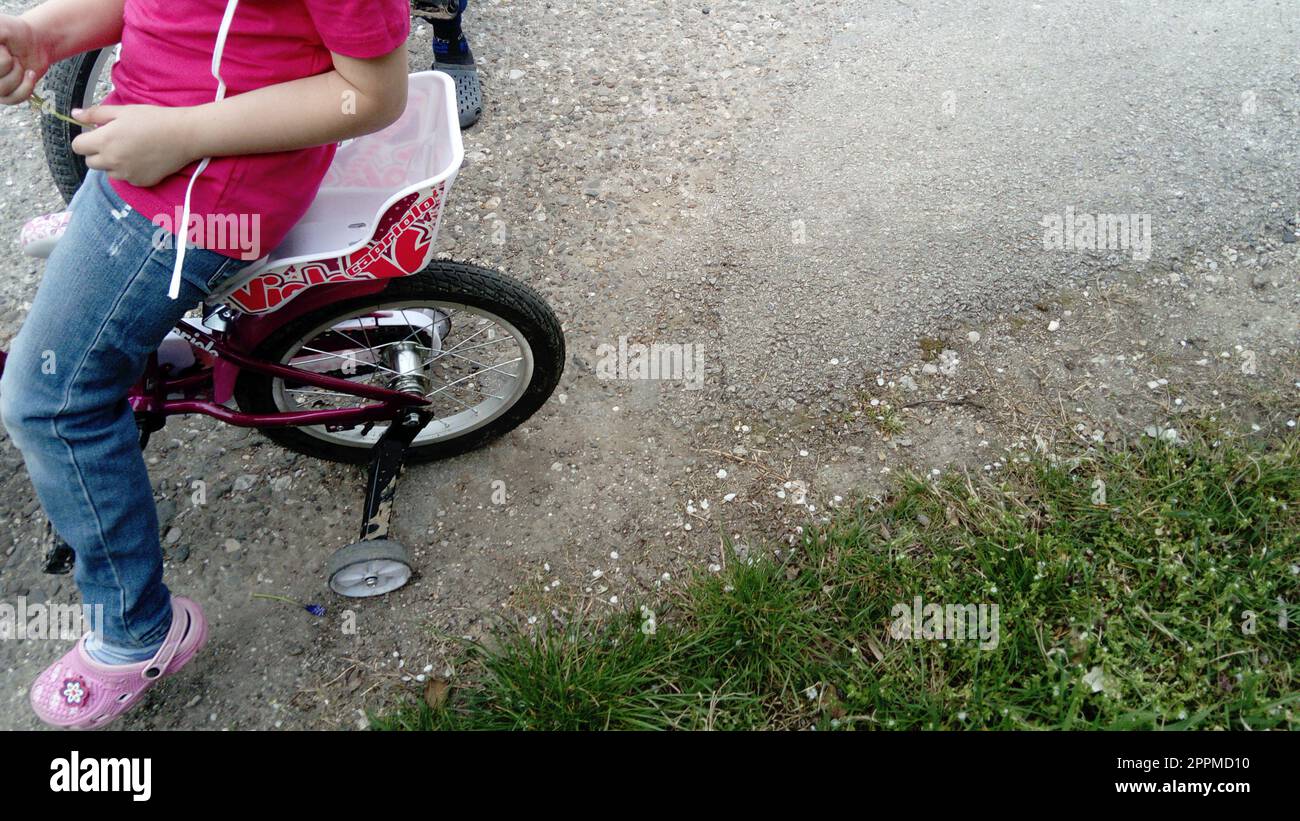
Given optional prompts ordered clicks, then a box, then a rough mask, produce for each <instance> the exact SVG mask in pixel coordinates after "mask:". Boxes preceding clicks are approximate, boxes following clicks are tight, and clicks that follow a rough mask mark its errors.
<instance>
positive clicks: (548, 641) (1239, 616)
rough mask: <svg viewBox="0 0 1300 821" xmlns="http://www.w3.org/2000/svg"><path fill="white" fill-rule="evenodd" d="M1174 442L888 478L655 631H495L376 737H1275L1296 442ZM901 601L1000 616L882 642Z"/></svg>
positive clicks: (1290, 585) (1284, 669)
mask: <svg viewBox="0 0 1300 821" xmlns="http://www.w3.org/2000/svg"><path fill="white" fill-rule="evenodd" d="M1183 435H1184V441H1183V442H1182V443H1180V444H1177V445H1170V444H1166V443H1157V442H1154V441H1152V440H1145V441H1144V442H1143V443H1141V444H1139V445H1136V446H1133V447H1130V448H1125V449H1119V450H1113V451H1107V452H1097V453H1087V454H1082V455H1081V456H1080V458H1078V459H1077V460H1071V461H1070V462H1069V463H1065V462H1062V463H1059V464H1055V465H1054V464H1051V463H1049V462H1048V461H1045V460H1031V461H1029V462H1025V463H1016V462H1013V463H1012V465H1011V467H1010V468H1009V469H1008V470H1007V471H1005V472H1004V473H1003V474H1002V475H1000V476H999V477H998V478H996V479H989V478H987V477H982V476H970V477H967V476H950V477H948V478H947V479H945V480H943V481H942V482H940V483H938V484H934V483H930V482H926V481H922V480H919V479H916V478H905V479H900V480H899V482H898V484H897V486H896V487H895V489H894V492H893V493H892V495H891V496H890V497H889V498H887V499H886V500H885V501H884V502H883V503H881V504H877V505H867V504H864V505H861V506H858V507H856V508H854V509H852V510H847V511H845V512H843V513H842V514H841V515H840V516H839V517H838V518H837V519H836V520H835V521H833V522H832V523H831V524H830V525H829V526H826V527H822V528H817V529H811V530H809V531H808V532H807V533H806V536H805V538H804V541H803V543H802V544H801V545H800V546H799V547H798V549H797V550H795V551H794V552H793V553H787V554H785V555H786V559H785V561H783V562H777V561H775V560H771V559H759V560H755V561H752V562H748V563H745V562H739V561H733V562H732V563H731V565H730V566H729V567H728V568H727V569H726V570H725V571H724V572H722V573H720V574H701V575H699V576H698V577H696V578H694V579H691V580H690V581H689V582H687V583H686V584H685V585H684V586H683V589H681V590H680V591H678V592H677V593H676V594H675V595H673V596H671V597H668V598H665V599H663V600H661V601H657V602H647V603H646V606H648V607H650V608H652V609H653V610H655V611H656V622H655V629H654V630H653V631H652V632H651V631H650V630H648V629H643V628H645V627H646V624H645V620H644V618H643V616H642V615H641V614H639V613H636V612H632V613H629V614H626V615H623V616H620V617H617V618H613V619H610V620H606V621H602V622H599V623H588V624H582V625H577V626H570V627H568V628H548V629H541V630H532V631H529V630H527V629H523V628H507V629H504V630H502V631H501V632H500V633H499V635H497V636H496V637H495V639H494V641H492V642H490V643H489V644H490V645H491V646H490V647H486V646H480V645H468V646H467V649H466V654H467V659H466V661H467V662H468V670H469V673H468V676H467V678H466V680H464V681H457V682H456V687H455V688H454V689H453V690H452V693H451V696H450V698H449V699H448V700H447V701H446V703H445V704H443V705H441V706H440V707H438V708H437V709H432V708H430V707H428V706H427V705H426V704H424V703H423V702H422V701H420V700H415V701H413V702H412V703H410V704H407V705H404V706H401V707H398V708H396V709H394V710H390V711H388V712H386V713H385V714H383V715H381V716H378V717H376V718H375V719H374V724H375V726H376V727H378V728H383V729H604V728H608V729H644V728H683V729H688V728H690V729H702V728H718V729H732V728H776V729H780V728H806V727H810V726H815V727H817V728H819V729H833V728H892V729H952V728H989V729H1029V728H1034V729H1091V728H1112V729H1123V728H1178V729H1181V728H1234V729H1241V728H1246V727H1249V728H1253V729H1264V728H1294V727H1295V726H1296V725H1297V723H1300V722H1298V721H1297V716H1298V715H1300V704H1298V702H1300V694H1298V693H1297V686H1296V679H1295V677H1296V672H1297V664H1298V663H1300V605H1298V603H1300V576H1298V575H1296V572H1295V569H1296V566H1297V565H1300V437H1295V436H1291V437H1289V438H1288V439H1286V440H1285V441H1281V442H1273V443H1271V444H1269V445H1260V444H1250V443H1247V442H1246V441H1244V440H1241V439H1237V438H1232V437H1229V436H1226V435H1224V436H1222V438H1221V439H1218V438H1215V437H1216V434H1215V433H1214V432H1212V431H1211V432H1198V431H1192V432H1191V433H1190V434H1189V433H1188V432H1186V431H1184V432H1183ZM1097 479H1101V480H1102V481H1103V482H1104V483H1105V496H1106V500H1105V501H1106V504H1105V505H1104V506H1102V505H1098V504H1094V494H1095V493H1096V492H1097V485H1096V484H1095V480H1097ZM916 596H921V597H922V598H923V600H924V601H925V602H927V603H930V602H934V603H940V604H947V603H952V604H965V603H971V604H981V603H985V604H997V605H998V608H999V627H1000V632H999V641H998V644H997V646H996V647H995V648H992V649H980V647H979V646H978V642H976V641H971V640H966V641H960V640H949V641H939V640H923V639H917V640H914V639H903V640H898V639H894V638H891V635H890V633H891V630H890V625H891V622H893V620H894V615H893V614H892V613H891V609H892V608H893V607H894V605H895V604H897V603H900V602H911V601H912V600H913V598H914V597H916ZM1279 598H1280V600H1281V601H1282V602H1285V603H1286V605H1285V607H1287V609H1288V612H1287V618H1288V620H1289V629H1282V628H1281V627H1280V626H1279V624H1278V618H1279V608H1280V607H1282V606H1283V605H1279ZM633 610H634V611H635V610H636V608H633ZM1245 611H1254V612H1255V613H1256V614H1257V616H1256V619H1255V622H1254V630H1253V632H1249V631H1243V624H1247V623H1248V621H1249V619H1248V617H1247V616H1246V614H1245ZM1098 670H1099V671H1100V673H1101V678H1100V679H1099V681H1100V682H1101V683H1102V685H1103V689H1102V690H1101V691H1100V692H1098V691H1095V689H1094V687H1093V686H1091V685H1090V683H1089V682H1091V681H1098V679H1097V674H1096V672H1094V671H1098ZM1090 672H1091V673H1092V674H1093V675H1092V677H1091V678H1088V677H1089V674H1090ZM1086 679H1087V680H1086Z"/></svg>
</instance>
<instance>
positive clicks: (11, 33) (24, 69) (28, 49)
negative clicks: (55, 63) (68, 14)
mask: <svg viewBox="0 0 1300 821" xmlns="http://www.w3.org/2000/svg"><path fill="white" fill-rule="evenodd" d="M49 67H50V63H49V55H48V54H47V49H46V48H45V47H44V45H43V44H42V43H40V42H39V38H38V37H37V36H36V33H35V32H33V31H32V27H31V26H30V25H28V23H27V21H26V20H23V19H21V18H19V17H11V16H9V15H8V14H0V103H3V104H4V105H14V104H16V103H21V102H23V101H24V100H26V99H27V98H28V97H30V96H31V94H32V89H34V88H36V81H37V80H39V79H41V76H42V75H44V74H45V71H46V69H48V68H49Z"/></svg>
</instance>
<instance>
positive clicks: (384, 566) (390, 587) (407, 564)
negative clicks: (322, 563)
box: [325, 539, 411, 599]
mask: <svg viewBox="0 0 1300 821" xmlns="http://www.w3.org/2000/svg"><path fill="white" fill-rule="evenodd" d="M325 572H326V574H327V575H328V576H329V580H330V590H333V591H334V592H335V593H338V594H339V595H340V596H347V597H348V598H353V599H363V598H367V597H370V596H382V595H384V594H385V593H391V592H392V591H394V590H396V589H397V588H399V587H401V586H402V585H404V584H406V582H407V581H408V580H409V579H410V578H411V559H410V557H409V556H407V554H406V548H404V547H402V546H401V545H400V544H398V543H397V542H393V541H389V540H388V539H374V540H372V541H365V542H357V543H356V544H350V545H348V546H347V547H342V548H339V549H338V550H336V551H334V555H333V556H330V561H329V565H328V566H327V567H326V569H325Z"/></svg>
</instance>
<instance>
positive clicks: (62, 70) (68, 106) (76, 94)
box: [41, 46, 118, 202]
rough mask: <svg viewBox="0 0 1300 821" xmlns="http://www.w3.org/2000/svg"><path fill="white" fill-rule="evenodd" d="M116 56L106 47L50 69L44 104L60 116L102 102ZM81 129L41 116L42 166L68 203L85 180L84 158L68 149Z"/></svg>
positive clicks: (113, 48) (109, 87)
mask: <svg viewBox="0 0 1300 821" xmlns="http://www.w3.org/2000/svg"><path fill="white" fill-rule="evenodd" d="M117 54H118V47H117V46H110V47H108V48H100V49H95V50H93V51H87V52H84V53H82V54H78V55H76V56H74V57H69V58H68V59H66V60H60V61H59V62H57V63H55V64H54V65H53V66H50V70H49V71H48V72H46V74H45V79H44V80H43V81H42V83H43V85H44V91H45V97H46V100H47V102H49V103H50V104H51V105H53V106H54V109H55V110H56V111H58V112H59V113H60V114H62V115H64V116H71V112H72V109H74V108H89V107H91V106H92V105H94V104H95V103H98V102H99V101H101V100H103V99H104V98H105V97H106V96H108V92H109V91H110V90H112V87H113V86H112V82H111V81H110V79H109V77H110V75H111V72H112V64H113V63H114V62H115V61H116V60H117ZM82 130H83V129H82V128H81V126H78V125H74V124H72V123H69V122H67V121H65V120H60V119H59V118H58V117H55V116H53V115H50V114H43V115H41V144H42V146H43V147H44V148H45V164H46V165H47V166H48V167H49V169H50V176H51V177H53V178H54V184H55V185H56V186H58V188H59V193H60V194H62V195H63V201H64V202H72V195H73V194H75V193H77V189H78V188H80V187H81V183H82V182H83V181H84V180H85V179H86V158H85V157H83V156H81V155H80V154H78V153H76V152H74V151H73V150H72V141H73V140H75V139H76V138H77V135H78V134H80V133H81V132H82Z"/></svg>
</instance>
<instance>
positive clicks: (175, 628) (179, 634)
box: [140, 598, 193, 681]
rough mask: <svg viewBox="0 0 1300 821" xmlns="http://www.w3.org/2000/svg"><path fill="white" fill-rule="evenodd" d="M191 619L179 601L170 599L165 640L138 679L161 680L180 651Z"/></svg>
mask: <svg viewBox="0 0 1300 821" xmlns="http://www.w3.org/2000/svg"><path fill="white" fill-rule="evenodd" d="M192 623H193V619H191V618H190V613H189V610H187V609H186V608H185V605H183V604H182V603H181V602H180V601H178V600H177V599H174V598H173V599H172V626H171V627H170V628H169V629H168V630H167V638H165V639H163V643H162V647H159V648H158V652H157V653H154V655H153V658H151V659H149V663H148V664H146V665H145V666H144V668H143V669H142V670H141V671H140V677H141V678H143V679H145V680H147V681H155V680H157V679H158V678H161V677H162V675H163V674H164V673H166V672H167V668H168V667H170V666H171V663H172V659H174V658H176V653H177V652H178V651H179V650H180V647H181V642H182V641H184V640H185V635H186V634H187V633H188V632H189V629H190V626H191V624H192Z"/></svg>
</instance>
